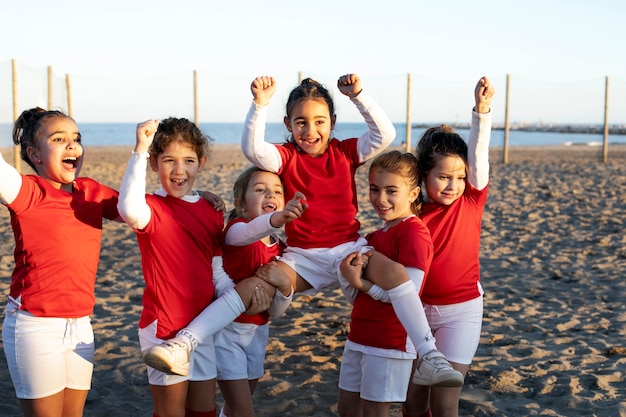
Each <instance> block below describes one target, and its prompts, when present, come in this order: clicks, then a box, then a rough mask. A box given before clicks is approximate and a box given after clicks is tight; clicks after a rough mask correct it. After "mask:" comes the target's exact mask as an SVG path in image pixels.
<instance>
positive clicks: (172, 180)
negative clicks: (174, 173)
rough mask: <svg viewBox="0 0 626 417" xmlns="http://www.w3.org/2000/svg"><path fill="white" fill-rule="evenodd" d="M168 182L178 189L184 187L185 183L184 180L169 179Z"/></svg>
mask: <svg viewBox="0 0 626 417" xmlns="http://www.w3.org/2000/svg"><path fill="white" fill-rule="evenodd" d="M170 182H171V183H172V184H174V185H176V186H178V187H181V186H183V185H185V183H186V182H187V180H186V179H171V180H170Z"/></svg>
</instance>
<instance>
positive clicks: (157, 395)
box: [150, 381, 189, 417]
mask: <svg viewBox="0 0 626 417" xmlns="http://www.w3.org/2000/svg"><path fill="white" fill-rule="evenodd" d="M188 387H189V381H184V382H180V383H178V384H174V385H167V386H161V385H150V392H151V393H152V407H153V409H154V414H156V415H158V416H159V417H181V416H184V415H185V403H186V400H187V388H188Z"/></svg>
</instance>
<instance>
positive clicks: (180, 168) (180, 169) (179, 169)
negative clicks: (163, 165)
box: [172, 162, 185, 174]
mask: <svg viewBox="0 0 626 417" xmlns="http://www.w3.org/2000/svg"><path fill="white" fill-rule="evenodd" d="M172 171H174V173H176V174H182V173H184V172H185V164H183V163H181V162H175V163H174V168H173V170H172Z"/></svg>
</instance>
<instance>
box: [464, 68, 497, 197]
mask: <svg viewBox="0 0 626 417" xmlns="http://www.w3.org/2000/svg"><path fill="white" fill-rule="evenodd" d="M494 94H495V89H494V88H493V86H492V85H491V83H490V82H489V79H488V78H487V77H482V78H481V79H480V80H478V83H477V84H476V88H475V89H474V98H475V101H476V106H475V107H474V110H473V111H472V125H471V128H470V135H469V143H468V149H467V162H468V167H467V180H468V181H469V183H470V184H471V185H472V186H473V187H474V188H476V189H477V190H482V189H484V188H485V187H486V186H487V184H489V141H490V139H491V123H492V122H491V102H492V100H493V95H494Z"/></svg>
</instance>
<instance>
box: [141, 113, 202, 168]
mask: <svg viewBox="0 0 626 417" xmlns="http://www.w3.org/2000/svg"><path fill="white" fill-rule="evenodd" d="M175 141H180V142H184V143H187V144H189V145H191V147H192V148H193V149H194V151H195V152H196V153H197V154H198V158H202V157H204V156H208V155H209V152H210V149H211V145H212V143H213V139H211V138H210V137H209V136H207V135H205V134H204V133H202V131H201V130H200V129H199V128H198V126H196V125H195V124H194V123H192V122H190V121H189V120H187V119H185V118H180V119H177V118H175V117H168V118H167V119H164V120H161V122H160V123H159V127H158V128H157V131H156V133H155V134H154V140H153V141H152V144H151V145H150V149H149V150H148V152H149V153H150V158H152V159H153V160H155V161H156V159H157V157H158V156H159V155H160V154H162V153H163V151H164V150H165V148H167V146H168V145H169V144H170V143H172V142H175Z"/></svg>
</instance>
